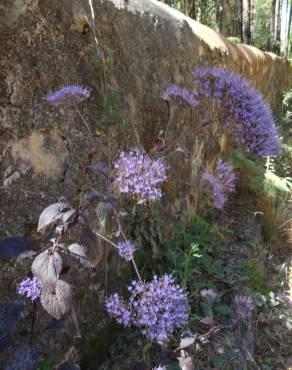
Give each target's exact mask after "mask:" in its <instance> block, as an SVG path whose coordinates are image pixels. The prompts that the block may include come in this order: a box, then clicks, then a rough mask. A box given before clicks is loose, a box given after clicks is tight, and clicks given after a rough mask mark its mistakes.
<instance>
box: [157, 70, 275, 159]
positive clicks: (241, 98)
mask: <svg viewBox="0 0 292 370" xmlns="http://www.w3.org/2000/svg"><path fill="white" fill-rule="evenodd" d="M192 74H193V76H194V84H195V89H193V90H192V91H189V90H188V89H186V88H182V87H179V86H176V85H172V86H169V87H168V88H167V89H166V90H165V91H164V92H163V94H162V97H163V98H164V99H168V98H174V99H175V100H179V101H182V102H184V103H187V104H188V105H196V106H201V107H204V106H205V105H206V104H208V103H209V104H211V105H212V106H213V107H214V108H217V109H218V112H219V113H218V118H219V119H220V121H221V122H223V125H224V128H227V129H229V130H230V131H231V132H232V134H233V137H234V140H235V141H236V142H237V143H238V144H240V145H242V146H244V147H245V149H246V150H247V151H248V152H251V153H254V154H257V155H260V156H269V155H277V154H279V153H280V152H281V144H280V140H279V137H278V130H277V127H276V125H275V121H274V119H273V114H272V111H271V109H270V107H269V106H268V104H267V103H266V102H265V101H264V99H263V97H262V96H261V95H260V93H258V92H257V91H256V90H255V89H253V88H252V87H251V86H250V84H249V83H248V82H247V81H246V80H245V79H244V78H242V77H241V76H239V75H237V74H234V73H232V72H230V71H228V70H226V69H223V68H218V67H203V68H197V69H195V70H193V72H192Z"/></svg>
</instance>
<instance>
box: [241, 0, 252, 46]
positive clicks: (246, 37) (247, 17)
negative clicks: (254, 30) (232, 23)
mask: <svg viewBox="0 0 292 370" xmlns="http://www.w3.org/2000/svg"><path fill="white" fill-rule="evenodd" d="M250 23H251V0H242V38H243V42H244V43H245V44H250V42H251V28H250Z"/></svg>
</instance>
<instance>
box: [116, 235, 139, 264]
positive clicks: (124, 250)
mask: <svg viewBox="0 0 292 370" xmlns="http://www.w3.org/2000/svg"><path fill="white" fill-rule="evenodd" d="M117 249H118V251H119V255H120V257H122V258H123V259H125V260H126V261H131V259H132V258H133V255H134V252H135V249H136V247H135V245H134V244H133V243H132V242H131V241H130V240H127V241H125V242H120V243H118V244H117Z"/></svg>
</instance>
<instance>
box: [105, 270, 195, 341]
mask: <svg viewBox="0 0 292 370" xmlns="http://www.w3.org/2000/svg"><path fill="white" fill-rule="evenodd" d="M128 291H129V293H130V298H129V301H128V302H125V301H124V300H123V299H121V298H120V297H119V296H118V295H117V294H113V295H112V296H110V297H109V298H108V299H107V300H106V309H107V311H108V313H109V314H110V315H111V316H113V317H115V318H116V320H117V321H118V322H119V323H121V324H123V325H125V326H128V325H129V323H131V324H132V325H134V326H137V327H139V328H140V329H141V330H142V333H143V334H144V335H146V336H147V337H148V338H150V339H151V340H154V341H157V340H159V339H160V338H161V337H163V336H165V335H168V334H170V333H172V332H173V330H174V329H175V328H178V327H181V326H182V325H183V324H184V323H185V322H186V321H187V319H188V302H187V298H186V296H185V293H184V291H183V290H182V288H181V287H180V286H179V285H177V284H175V282H174V279H173V278H172V276H170V275H167V274H165V275H164V276H162V277H160V278H158V277H157V276H154V278H153V280H152V281H150V282H149V283H144V284H141V283H140V282H138V281H133V282H132V283H131V285H130V286H129V287H128ZM129 317H130V319H129Z"/></svg>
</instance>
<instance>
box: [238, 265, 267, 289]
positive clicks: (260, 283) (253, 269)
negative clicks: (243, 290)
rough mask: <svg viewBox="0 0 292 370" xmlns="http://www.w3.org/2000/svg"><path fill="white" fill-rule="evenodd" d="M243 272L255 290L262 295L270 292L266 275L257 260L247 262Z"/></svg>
mask: <svg viewBox="0 0 292 370" xmlns="http://www.w3.org/2000/svg"><path fill="white" fill-rule="evenodd" d="M243 271H244V273H245V274H246V276H247V278H248V281H249V283H250V285H251V286H252V288H253V289H254V290H256V291H257V292H259V293H261V294H266V293H267V292H268V291H269V288H268V286H267V279H266V276H265V273H264V272H263V271H262V269H261V268H260V267H259V265H258V263H257V261H256V260H249V259H248V260H246V261H245V262H244V264H243Z"/></svg>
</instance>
